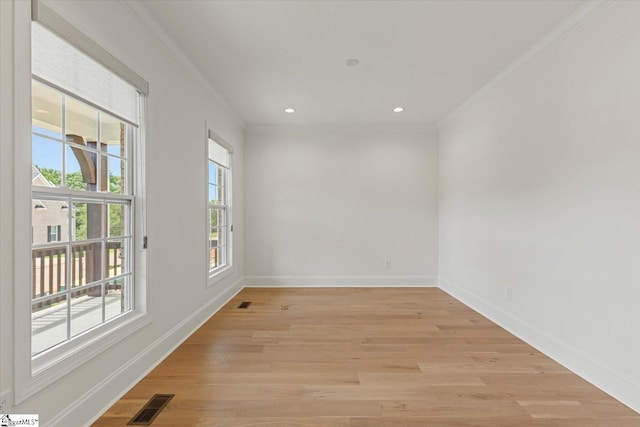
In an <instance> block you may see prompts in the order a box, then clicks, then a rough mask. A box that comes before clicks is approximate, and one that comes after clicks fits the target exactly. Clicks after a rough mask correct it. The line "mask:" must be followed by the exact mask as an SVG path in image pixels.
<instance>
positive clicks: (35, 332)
mask: <svg viewBox="0 0 640 427" xmlns="http://www.w3.org/2000/svg"><path fill="white" fill-rule="evenodd" d="M66 339H67V296H66V295H64V294H62V295H60V296H59V298H54V299H52V300H50V301H46V302H39V303H34V304H32V306H31V355H32V356H33V355H34V354H38V353H40V352H42V351H44V350H46V349H48V348H51V347H53V346H54V345H57V344H60V343H61V342H63V341H65V340H66Z"/></svg>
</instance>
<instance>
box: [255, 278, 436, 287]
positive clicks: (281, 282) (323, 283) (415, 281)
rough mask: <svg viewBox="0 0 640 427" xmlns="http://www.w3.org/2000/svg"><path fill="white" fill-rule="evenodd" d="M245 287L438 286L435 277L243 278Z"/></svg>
mask: <svg viewBox="0 0 640 427" xmlns="http://www.w3.org/2000/svg"><path fill="white" fill-rule="evenodd" d="M244 283H245V286H247V287H251V288H259V287H286V288H291V287H300V288H313V287H332V288H352V287H403V286H406V287H413V286H415V287H427V286H433V287H435V286H438V278H437V277H436V276H245V278H244Z"/></svg>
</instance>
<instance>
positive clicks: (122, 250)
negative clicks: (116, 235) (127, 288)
mask: <svg viewBox="0 0 640 427" xmlns="http://www.w3.org/2000/svg"><path fill="white" fill-rule="evenodd" d="M128 245H129V239H114V240H109V241H108V242H107V251H106V254H105V258H106V259H105V266H106V267H105V273H106V277H107V278H110V277H115V276H118V275H120V274H124V273H129V267H128V264H129V260H128V259H127V258H126V256H127V255H128V253H129V251H128V250H127V249H128Z"/></svg>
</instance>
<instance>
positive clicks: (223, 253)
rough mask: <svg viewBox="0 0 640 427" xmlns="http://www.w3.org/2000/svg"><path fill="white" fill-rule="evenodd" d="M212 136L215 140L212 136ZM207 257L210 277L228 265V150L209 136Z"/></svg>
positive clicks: (229, 261)
mask: <svg viewBox="0 0 640 427" xmlns="http://www.w3.org/2000/svg"><path fill="white" fill-rule="evenodd" d="M214 138H215V139H214ZM207 150H208V162H207V166H208V167H207V200H208V208H207V212H208V224H207V231H208V233H207V234H208V245H207V247H208V254H207V255H208V260H209V276H213V275H215V274H216V273H218V272H219V271H221V270H223V269H224V268H225V267H227V266H230V265H231V250H230V248H231V232H232V231H233V226H232V225H231V221H230V218H231V213H230V212H231V207H230V203H229V202H230V194H231V153H232V149H231V146H229V145H228V144H226V143H223V142H222V141H221V139H220V138H218V137H214V136H213V135H211V134H210V135H209V138H208V142H207Z"/></svg>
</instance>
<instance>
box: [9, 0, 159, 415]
mask: <svg viewBox="0 0 640 427" xmlns="http://www.w3.org/2000/svg"><path fill="white" fill-rule="evenodd" d="M34 3H36V2H34ZM37 3H38V4H39V2H37ZM31 6H32V5H31V3H29V2H15V3H14V22H15V23H16V24H15V26H14V40H13V43H14V45H13V55H14V61H13V64H14V68H13V73H14V98H13V102H14V105H13V112H14V130H15V138H14V141H15V142H14V158H13V165H14V168H13V173H14V191H13V194H14V198H13V215H14V218H15V228H14V239H13V244H14V251H13V252H14V260H15V265H14V268H15V269H14V272H15V275H14V279H15V280H14V283H15V285H14V292H13V296H14V337H15V338H14V386H15V387H14V404H19V403H21V402H23V401H24V400H25V399H27V398H28V397H30V396H32V395H33V394H35V393H37V392H39V391H40V390H42V389H43V388H45V387H47V386H48V385H50V384H52V383H53V382H55V381H57V380H58V379H60V378H61V377H63V376H65V375H67V374H68V373H70V372H71V371H73V370H75V369H77V368H78V366H79V365H81V364H83V363H86V362H88V361H89V360H91V359H93V358H94V357H96V356H98V355H99V354H100V353H103V352H104V351H105V350H107V349H108V348H111V347H113V346H115V345H116V344H117V343H118V342H119V341H121V340H123V339H125V338H127V337H129V336H131V335H132V334H134V333H135V332H136V331H138V330H139V329H141V328H143V327H144V326H145V325H148V324H149V323H151V321H152V318H151V316H150V315H149V314H148V313H149V307H148V305H147V301H148V288H147V286H146V279H147V262H146V250H145V249H146V248H143V247H142V242H143V237H144V236H146V197H145V188H144V186H145V182H146V169H145V167H144V165H145V158H146V157H145V140H146V135H145V123H146V116H147V110H146V102H145V97H140V109H139V111H140V116H141V123H140V128H139V132H138V138H137V139H138V140H137V142H136V144H135V148H134V149H135V150H136V153H135V156H136V157H137V158H138V159H140V160H139V161H138V167H137V169H136V171H135V176H134V177H133V179H134V180H137V182H138V185H137V190H138V192H137V193H136V194H135V197H136V200H135V201H134V204H133V206H132V210H133V215H134V232H135V236H134V241H133V244H134V253H133V257H134V260H133V262H134V263H135V265H136V267H135V269H134V294H135V306H134V309H133V310H132V311H130V312H128V313H125V314H123V315H122V316H119V317H117V318H115V319H112V320H111V321H109V322H106V323H104V324H102V325H100V326H98V327H96V328H94V329H92V330H91V333H88V334H81V335H79V336H78V337H76V338H74V339H72V340H71V341H69V342H67V343H65V344H62V345H60V346H59V347H58V348H55V349H52V350H55V351H51V352H43V353H41V354H40V355H38V356H36V357H33V358H32V356H31V338H30V337H31V289H30V286H24V283H30V282H31V277H30V276H31V239H30V238H29V236H31V144H27V143H24V142H25V141H31V80H32V75H31V49H30V46H31V17H32V7H31ZM47 9H48V8H47ZM49 12H52V10H50V9H49V11H48V13H49ZM53 13H54V14H55V12H53ZM60 19H62V18H61V17H60ZM62 22H64V23H65V26H67V27H72V26H71V25H70V24H68V23H66V21H64V20H62ZM74 24H75V22H74ZM78 25H79V26H81V25H82V24H81V23H78ZM74 29H75V28H74ZM76 31H77V34H80V35H83V33H82V32H80V31H79V30H76ZM83 37H84V38H86V39H88V38H87V37H86V36H83ZM105 52H106V51H105ZM141 92H142V91H141ZM23 236H24V237H25V238H22V237H23ZM54 352H55V353H56V354H55V357H51V354H53V353H54Z"/></svg>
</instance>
